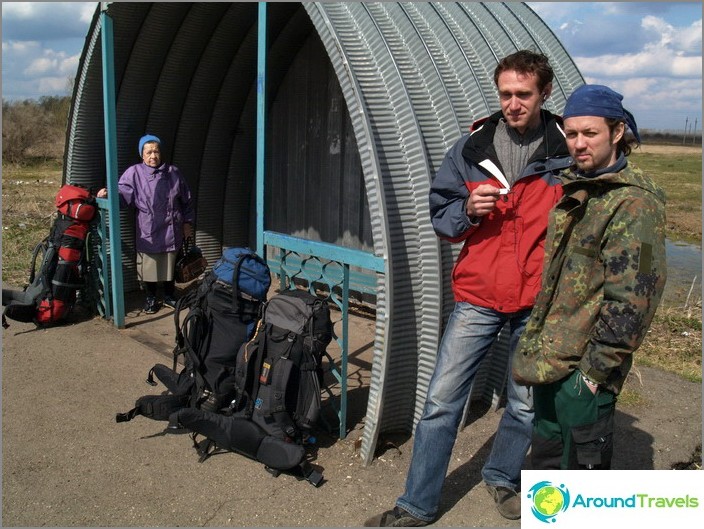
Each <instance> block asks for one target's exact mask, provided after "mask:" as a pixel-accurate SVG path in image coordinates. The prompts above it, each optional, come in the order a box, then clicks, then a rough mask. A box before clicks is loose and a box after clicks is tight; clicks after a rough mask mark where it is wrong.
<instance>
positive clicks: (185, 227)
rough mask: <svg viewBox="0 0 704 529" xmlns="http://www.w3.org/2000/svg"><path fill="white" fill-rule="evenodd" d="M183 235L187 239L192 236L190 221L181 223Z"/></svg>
mask: <svg viewBox="0 0 704 529" xmlns="http://www.w3.org/2000/svg"><path fill="white" fill-rule="evenodd" d="M183 236H184V237H185V238H186V239H188V238H190V237H192V236H193V226H191V223H190V222H185V223H184V224H183Z"/></svg>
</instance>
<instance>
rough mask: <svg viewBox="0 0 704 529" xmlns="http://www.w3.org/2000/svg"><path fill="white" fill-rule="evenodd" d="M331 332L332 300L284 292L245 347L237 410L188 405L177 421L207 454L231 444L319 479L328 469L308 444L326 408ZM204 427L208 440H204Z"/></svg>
mask: <svg viewBox="0 0 704 529" xmlns="http://www.w3.org/2000/svg"><path fill="white" fill-rule="evenodd" d="M331 339H332V322H331V319H330V309H329V306H328V303H327V301H325V300H322V299H320V298H318V297H317V296H314V295H312V294H310V293H308V292H306V291H303V290H286V291H283V292H281V293H279V294H277V295H276V296H274V297H272V298H271V300H269V301H268V302H267V303H266V304H265V305H264V310H263V316H262V319H261V320H260V322H259V324H258V326H257V331H256V334H255V335H254V337H253V338H252V339H251V340H250V341H248V342H246V343H245V344H244V345H243V346H242V347H241V348H240V350H239V353H238V356H237V367H236V378H235V380H236V385H237V398H236V400H235V402H234V403H233V406H232V407H231V412H232V413H231V414H228V415H222V414H216V413H212V412H210V411H205V410H203V409H199V410H198V409H192V408H190V409H183V410H180V411H178V412H176V413H174V415H173V416H172V418H171V420H170V423H171V425H172V426H173V427H174V428H180V427H182V428H186V429H188V430H190V431H191V432H192V433H193V435H192V437H193V441H194V446H195V447H196V449H197V450H198V453H199V455H200V456H201V461H203V460H205V459H206V458H207V457H208V456H209V454H210V453H211V452H210V450H211V449H212V450H215V449H217V448H221V449H224V450H231V451H234V452H238V453H241V454H244V455H246V456H248V457H250V458H252V459H256V460H257V461H260V462H262V463H264V464H265V466H266V468H267V470H269V471H270V472H272V473H273V474H274V475H278V473H279V472H280V471H282V470H285V471H295V470H297V471H299V473H300V474H302V476H303V477H304V478H305V479H307V480H308V481H310V482H311V483H312V484H313V485H315V486H318V485H320V483H321V482H322V474H321V473H320V472H318V471H316V470H315V469H313V467H312V465H310V463H308V462H307V461H306V460H305V456H306V451H305V446H306V442H307V441H308V440H310V439H311V437H312V433H313V431H314V427H315V426H316V423H317V421H318V418H319V416H320V406H321V397H320V396H321V384H322V379H323V369H322V361H323V356H324V355H325V354H326V347H327V345H328V344H329V343H330V341H331ZM198 435H203V436H205V440H204V441H203V442H200V443H199V442H197V441H196V439H197V436H198Z"/></svg>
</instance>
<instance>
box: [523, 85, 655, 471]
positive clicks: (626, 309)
mask: <svg viewBox="0 0 704 529" xmlns="http://www.w3.org/2000/svg"><path fill="white" fill-rule="evenodd" d="M621 99H622V96H621V95H620V94H618V93H616V92H614V91H613V90H611V89H609V88H607V87H605V86H600V85H584V86H582V87H580V88H578V89H577V90H576V91H575V92H574V93H573V94H572V95H571V96H570V98H569V99H568V101H567V104H566V106H565V113H564V124H565V134H566V141H567V147H568V149H569V151H570V154H571V156H572V157H573V159H574V161H575V164H576V167H573V168H572V169H571V170H570V171H568V172H567V173H566V174H565V175H564V177H565V183H564V185H563V190H564V196H563V198H562V199H561V200H560V202H559V203H558V204H557V205H556V206H555V208H554V209H553V211H552V212H551V214H550V219H549V225H548V233H547V240H546V244H545V263H544V268H543V278H542V289H541V292H540V294H539V295H538V298H537V300H536V304H535V307H534V309H533V311H532V313H531V317H530V320H529V322H528V324H527V325H526V330H525V332H524V334H523V335H522V337H521V340H520V342H519V344H518V347H517V350H516V353H515V357H514V363H513V376H514V378H515V380H516V381H517V382H518V383H521V384H526V385H531V386H533V391H534V394H533V402H534V406H535V420H534V425H533V439H532V449H531V453H532V455H531V459H532V467H533V468H534V469H559V468H562V469H578V468H595V469H608V468H610V465H611V456H612V451H613V443H612V438H613V414H614V407H615V404H616V395H618V393H619V392H620V390H621V388H622V386H623V383H624V380H625V378H626V375H627V374H628V371H629V370H630V368H631V365H632V363H633V353H634V352H635V351H636V349H638V347H639V346H640V344H641V342H642V341H643V338H644V337H645V333H646V332H647V329H648V327H649V326H650V323H651V321H652V319H653V316H654V314H655V310H656V308H657V306H658V303H659V301H660V297H661V295H662V291H663V288H664V285H665V279H666V272H667V266H666V259H665V197H664V193H663V191H662V190H661V189H660V188H659V187H658V186H657V185H655V184H654V183H653V181H652V180H651V179H650V178H648V177H647V176H646V175H644V174H643V172H642V171H641V170H639V169H637V168H635V167H633V166H632V165H630V164H629V163H628V161H627V156H628V155H629V154H630V152H631V147H630V145H629V143H628V142H627V141H626V139H625V131H626V124H627V125H628V127H629V128H630V129H631V131H632V133H633V135H634V136H635V140H636V141H637V142H640V138H639V136H638V130H637V128H636V124H635V120H634V119H633V116H632V115H631V114H630V113H629V112H628V111H627V110H625V109H623V107H622V106H621Z"/></svg>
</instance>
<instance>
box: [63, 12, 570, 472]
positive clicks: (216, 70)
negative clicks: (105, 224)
mask: <svg viewBox="0 0 704 529" xmlns="http://www.w3.org/2000/svg"><path fill="white" fill-rule="evenodd" d="M256 9H257V7H256V4H255V3H208V2H197V3H123V2H116V3H112V4H109V7H108V15H109V16H111V17H112V18H113V20H114V35H115V78H116V82H117V145H118V171H119V172H120V173H121V172H122V171H123V170H124V169H125V168H126V167H127V166H129V165H131V164H132V163H135V162H137V161H138V158H137V152H136V150H137V149H136V144H137V140H138V138H139V137H140V136H141V135H142V134H144V133H145V132H151V133H155V134H157V135H159V136H160V137H161V138H162V140H163V141H164V151H165V154H166V157H167V159H170V160H172V161H173V162H174V163H175V164H176V165H178V166H179V167H180V168H181V170H182V171H183V172H184V174H185V175H186V177H187V179H188V180H189V184H190V185H191V187H192V188H193V190H194V192H195V194H196V196H197V210H198V220H197V243H198V245H199V246H200V247H201V248H203V249H204V252H205V254H206V257H208V259H209V260H210V261H211V262H213V261H214V260H215V259H216V258H217V257H218V256H219V255H220V251H221V248H222V246H225V245H226V246H234V245H239V246H243V245H253V241H254V240H255V239H254V215H253V211H254V209H253V197H252V194H253V186H254V179H255V150H254V149H255V139H256V138H255V132H256V121H255V103H256V91H255V79H256V34H257V13H256ZM97 16H98V12H96V19H95V20H94V23H93V25H92V27H91V30H90V32H89V35H88V36H87V39H86V47H85V49H84V52H83V56H82V58H81V64H80V67H79V72H78V76H77V83H76V92H75V99H74V105H73V108H72V114H71V119H70V126H69V131H68V134H67V154H66V164H65V167H66V174H65V179H66V181H69V182H73V183H81V184H85V185H91V186H99V185H103V184H104V182H105V161H104V155H103V150H104V146H103V122H102V86H101V83H102V79H101V74H100V62H101V58H100V40H99V38H98V35H99V31H100V27H99V24H98V23H97ZM267 18H268V35H269V42H270V44H269V54H268V56H269V59H268V74H267V75H268V79H267V87H268V89H269V107H270V111H269V112H270V117H269V123H268V130H267V138H268V145H269V146H268V148H267V149H268V150H267V204H268V206H267V212H266V219H267V220H266V222H267V227H268V228H273V229H276V230H277V231H283V232H286V233H291V234H296V235H299V236H301V235H302V236H305V237H309V238H312V239H319V240H324V241H326V242H332V243H335V244H344V245H345V246H349V247H354V248H360V249H365V250H367V251H373V252H374V253H375V254H376V255H379V256H383V257H385V258H386V260H387V264H388V273H387V274H386V276H385V279H384V281H383V284H381V285H379V289H378V290H379V294H378V298H377V325H376V337H375V347H374V359H373V365H372V381H371V387H370V395H369V401H368V405H367V416H366V420H365V428H364V433H363V448H362V452H363V458H364V460H365V461H366V462H368V461H369V460H370V459H371V458H372V457H373V452H374V447H375V445H376V440H377V438H378V436H379V434H380V433H382V432H385V431H392V430H401V431H410V430H411V429H412V428H413V425H414V424H415V422H416V421H417V420H418V418H419V417H420V413H421V411H422V406H423V403H424V401H425V395H426V391H427V385H428V382H429V379H430V376H431V374H432V371H433V367H434V364H435V355H436V352H437V347H438V343H439V339H440V336H441V331H442V326H443V322H444V321H445V320H446V317H447V315H448V313H449V311H450V309H451V307H452V304H453V301H452V294H451V291H450V284H449V272H450V270H451V267H452V264H453V262H454V259H455V257H456V255H457V253H458V251H459V248H458V247H456V246H455V247H453V246H452V245H449V244H447V243H440V242H439V240H438V239H437V237H436V236H435V234H434V232H433V230H432V227H431V224H430V219H429V213H428V204H427V196H428V191H429V184H430V181H431V178H432V176H433V174H434V173H435V171H436V170H437V168H438V167H439V165H440V163H441V162H442V159H443V156H444V154H445V152H446V151H447V149H448V148H449V147H450V146H451V145H452V143H453V142H454V141H456V139H457V138H459V137H460V135H461V134H463V133H465V132H467V131H468V128H469V125H470V124H471V123H472V122H473V121H474V120H476V119H478V118H480V117H483V116H486V115H488V114H489V113H491V112H494V111H496V110H498V109H499V104H498V99H497V96H496V91H495V88H494V85H493V70H494V67H495V66H496V63H497V62H498V59H499V58H500V57H502V56H504V55H507V54H509V53H512V52H514V51H516V50H518V49H523V48H530V49H535V50H539V51H542V52H543V53H545V54H546V55H548V56H549V57H550V59H551V63H552V65H553V68H554V70H555V74H556V78H555V82H554V90H553V96H552V97H551V98H550V100H549V102H548V103H547V108H549V109H550V110H553V111H556V112H560V111H561V110H562V108H563V107H564V103H565V99H566V95H567V94H569V93H571V91H572V90H573V89H574V88H575V87H576V86H579V85H580V84H582V83H583V82H584V81H583V79H582V76H581V75H580V73H579V71H578V70H577V68H576V66H575V64H574V62H573V61H572V60H571V59H570V57H569V56H568V54H567V53H566V51H565V50H564V48H563V47H562V45H561V44H560V43H559V41H558V40H557V39H556V37H555V36H554V34H553V33H552V32H551V31H550V29H549V28H548V27H547V26H546V25H545V24H544V23H543V22H542V20H540V18H539V17H537V15H535V13H534V12H533V11H531V10H530V8H528V7H527V6H526V5H525V4H522V3H515V2H508V3H496V2H490V3H477V2H464V3H463V2H457V3H456V2H378V3H367V2H316V3H312V2H311V3H303V4H298V3H270V4H268V16H267ZM321 191H322V192H321ZM129 217H130V216H129V215H124V217H123V222H124V224H123V225H124V228H123V230H122V231H123V241H124V246H123V250H124V252H125V254H126V255H125V259H123V261H124V262H125V263H126V265H125V280H126V286H127V288H128V289H129V288H134V287H135V286H136V274H135V272H134V268H133V265H131V264H129V263H131V261H132V259H131V253H132V252H133V248H132V246H133V245H130V241H131V240H132V239H133V236H132V235H131V230H132V227H131V226H132V224H131V222H130V220H129ZM497 356H501V355H497ZM498 365H499V364H497V367H496V370H498V371H497V372H496V373H493V374H491V376H488V377H487V378H488V379H494V378H498V379H499V380H505V370H503V371H501V369H500V368H499V367H498Z"/></svg>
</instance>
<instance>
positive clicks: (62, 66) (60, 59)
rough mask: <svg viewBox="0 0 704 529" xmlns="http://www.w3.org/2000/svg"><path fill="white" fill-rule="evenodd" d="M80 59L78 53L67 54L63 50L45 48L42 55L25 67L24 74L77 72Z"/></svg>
mask: <svg viewBox="0 0 704 529" xmlns="http://www.w3.org/2000/svg"><path fill="white" fill-rule="evenodd" d="M78 60H79V56H78V55H72V56H67V55H66V54H65V53H63V52H55V51H53V50H44V51H43V56H42V57H37V58H35V59H33V60H32V61H31V62H30V63H29V65H28V66H27V68H25V69H24V74H25V75H27V76H29V77H41V76H51V75H56V74H61V75H64V76H66V75H71V74H75V72H76V69H77V68H78Z"/></svg>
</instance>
